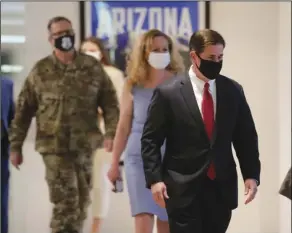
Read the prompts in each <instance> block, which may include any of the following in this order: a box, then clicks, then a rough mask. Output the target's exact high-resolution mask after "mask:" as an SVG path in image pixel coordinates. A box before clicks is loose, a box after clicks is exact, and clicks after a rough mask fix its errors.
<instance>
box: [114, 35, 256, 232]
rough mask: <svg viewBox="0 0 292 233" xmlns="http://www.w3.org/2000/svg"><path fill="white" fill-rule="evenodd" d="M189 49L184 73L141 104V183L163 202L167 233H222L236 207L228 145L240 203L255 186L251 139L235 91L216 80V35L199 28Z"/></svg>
mask: <svg viewBox="0 0 292 233" xmlns="http://www.w3.org/2000/svg"><path fill="white" fill-rule="evenodd" d="M189 48H190V60H191V62H192V66H191V67H190V69H189V72H188V73H186V74H185V75H182V76H181V77H177V78H173V79H171V80H170V81H169V82H167V83H165V84H162V85H160V86H159V87H157V88H156V89H155V91H154V94H153V97H152V101H151V103H150V105H149V112H148V118H147V120H146V123H145V125H144V130H143V135H142V139H141V143H142V157H143V163H144V170H145V177H146V183H147V187H149V188H151V191H152V194H153V198H154V200H155V201H156V202H157V203H158V204H160V205H164V202H165V204H166V209H167V213H168V218H169V225H170V232H171V233H178V232H184V233H225V232H226V231H227V228H228V225H229V222H230V219H231V213H232V210H233V209H235V208H236V207H237V205H238V200H237V199H238V197H237V193H238V187H237V182H238V178H237V171H236V164H235V161H234V158H233V155H232V144H233V146H234V149H235V151H236V156H237V158H238V161H239V164H240V168H241V172H242V176H243V179H244V185H245V195H246V200H245V204H248V203H250V202H251V201H252V200H253V199H254V198H255V196H256V193H257V186H258V185H259V182H260V170H261V163H260V160H259V149H258V136H257V132H256V128H255V124H254V121H253V118H252V114H251V111H250V108H249V105H248V103H247V100H246V98H245V95H244V92H243V88H242V86H241V85H240V84H238V83H237V82H235V81H234V80H232V79H229V78H227V77H225V76H223V75H220V71H221V68H222V62H223V50H224V48H225V40H224V39H223V37H222V36H221V35H220V34H219V33H218V32H216V31H214V30H210V29H204V30H199V31H197V32H195V33H194V34H193V35H192V36H191V38H190V42H189ZM117 135H118V131H117ZM164 141H166V149H165V150H166V151H165V154H164V160H163V161H161V156H162V155H161V152H160V147H161V145H162V144H163V143H164Z"/></svg>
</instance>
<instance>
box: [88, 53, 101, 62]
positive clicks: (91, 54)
mask: <svg viewBox="0 0 292 233" xmlns="http://www.w3.org/2000/svg"><path fill="white" fill-rule="evenodd" d="M85 54H86V55H89V56H92V57H94V58H95V59H96V60H98V61H100V60H101V58H102V55H101V52H100V51H95V52H90V51H87V52H85Z"/></svg>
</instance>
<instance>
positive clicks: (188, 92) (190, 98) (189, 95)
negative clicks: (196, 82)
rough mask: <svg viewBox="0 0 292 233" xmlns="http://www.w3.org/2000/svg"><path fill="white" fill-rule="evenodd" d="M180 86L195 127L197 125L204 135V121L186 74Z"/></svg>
mask: <svg viewBox="0 0 292 233" xmlns="http://www.w3.org/2000/svg"><path fill="white" fill-rule="evenodd" d="M181 84H182V86H181V89H180V90H181V94H182V96H183V99H184V102H185V104H186V105H187V107H188V110H189V112H190V114H191V115H192V117H193V119H194V121H195V124H196V126H197V127H199V129H200V130H201V131H202V132H204V135H205V136H206V137H208V136H207V133H206V131H205V126H204V122H203V118H202V115H201V112H200V109H199V106H198V102H197V99H196V96H195V94H194V90H193V87H192V83H191V80H190V79H189V77H188V76H187V75H186V77H185V79H184V80H183V81H182V82H181Z"/></svg>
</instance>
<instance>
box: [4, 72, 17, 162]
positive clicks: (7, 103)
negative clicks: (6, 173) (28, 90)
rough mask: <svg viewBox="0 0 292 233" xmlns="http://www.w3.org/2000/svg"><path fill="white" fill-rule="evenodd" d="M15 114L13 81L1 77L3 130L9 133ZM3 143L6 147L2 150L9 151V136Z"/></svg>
mask: <svg viewBox="0 0 292 233" xmlns="http://www.w3.org/2000/svg"><path fill="white" fill-rule="evenodd" d="M13 116H14V102H13V82H12V81H11V80H9V79H7V78H4V77H1V127H3V129H1V130H3V131H4V132H5V133H6V134H7V135H8V128H9V126H10V123H11V121H12V119H13ZM2 124H3V125H2ZM3 131H2V132H3ZM2 132H1V133H2ZM1 143H2V147H3V148H2V149H4V150H2V151H7V152H8V150H7V149H8V137H5V138H4V139H3V140H1ZM5 154H6V153H5ZM5 156H6V155H5Z"/></svg>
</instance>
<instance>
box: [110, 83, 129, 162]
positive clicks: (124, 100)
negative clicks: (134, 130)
mask: <svg viewBox="0 0 292 233" xmlns="http://www.w3.org/2000/svg"><path fill="white" fill-rule="evenodd" d="M132 117H133V96H132V94H131V91H130V89H129V87H128V85H127V84H125V85H124V88H123V93H122V97H121V105H120V117H119V122H118V126H117V131H116V135H115V138H114V145H113V159H112V163H113V164H115V165H117V164H118V163H119V161H120V157H121V155H122V153H123V151H124V149H125V147H126V144H127V141H128V137H129V134H130V131H131V126H132Z"/></svg>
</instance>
